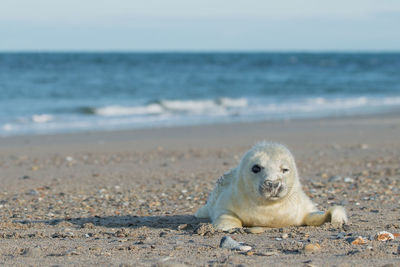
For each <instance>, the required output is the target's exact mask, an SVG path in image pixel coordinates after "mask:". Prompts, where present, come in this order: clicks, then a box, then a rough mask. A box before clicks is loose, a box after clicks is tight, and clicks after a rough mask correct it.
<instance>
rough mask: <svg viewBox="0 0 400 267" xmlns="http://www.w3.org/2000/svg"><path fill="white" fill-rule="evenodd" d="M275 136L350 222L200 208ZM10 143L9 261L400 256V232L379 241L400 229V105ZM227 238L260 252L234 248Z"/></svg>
mask: <svg viewBox="0 0 400 267" xmlns="http://www.w3.org/2000/svg"><path fill="white" fill-rule="evenodd" d="M261 140H267V141H275V142H281V143H284V144H286V145H287V146H288V147H289V148H290V150H291V151H292V152H293V154H294V155H295V158H296V162H297V165H298V169H299V173H300V177H301V180H302V182H303V186H304V190H305V192H306V193H307V194H308V195H309V196H310V197H311V198H312V199H313V200H314V201H315V202H316V203H317V204H318V206H319V207H320V208H321V209H322V210H324V209H327V208H328V207H330V206H331V205H334V204H340V205H344V206H345V207H346V210H347V212H348V215H349V219H350V223H349V224H348V225H345V226H344V227H341V228H337V227H334V226H332V225H331V224H329V223H328V224H325V225H323V226H322V227H289V228H281V229H268V230H267V231H265V232H263V233H259V234H250V233H247V230H246V229H239V230H235V231H233V232H230V233H223V232H218V231H215V230H214V229H213V228H212V226H211V225H210V224H209V222H207V221H199V220H197V219H196V218H194V217H193V213H194V212H195V211H196V210H197V208H198V207H200V206H201V205H203V204H204V203H205V201H206V199H207V195H208V192H209V191H210V190H211V189H212V188H213V186H214V183H215V181H216V180H217V179H218V177H219V176H220V175H221V174H223V173H224V172H225V171H227V170H229V169H230V168H232V167H234V166H235V165H236V164H237V163H238V161H239V159H240V157H241V156H242V154H243V153H244V152H245V151H247V150H248V149H249V148H250V147H251V146H252V145H253V144H254V143H255V142H257V141H261ZM0 148H1V149H0V183H1V186H0V265H2V266H3V265H22V266H23V265H33V266H35V265H36V266H54V265H58V266H69V265H73V266H91V265H101V266H104V265H106V266H185V265H187V266H225V265H226V266H238V265H241V266H383V265H385V264H386V266H391V265H390V264H392V265H393V266H399V265H400V251H399V249H400V248H399V246H400V237H399V236H396V237H395V239H394V240H391V241H386V242H385V241H378V240H376V239H375V235H376V234H377V233H378V232H380V231H388V232H390V233H393V234H395V235H396V234H398V233H400V208H399V207H400V197H399V194H400V187H399V185H400V116H399V115H398V114H388V115H379V116H364V117H349V118H333V119H312V120H295V121H276V122H257V123H254V122H249V123H240V124H221V125H208V126H195V127H180V128H165V129H147V130H132V131H115V132H94V133H79V134H60V135H43V136H26V137H7V138H0ZM224 236H230V237H232V238H233V239H235V240H237V241H239V242H244V243H246V244H247V245H249V246H251V247H252V250H251V251H249V252H241V251H235V250H230V249H228V248H220V247H219V244H220V240H221V239H222V238H223V237H224ZM358 236H361V237H362V238H363V240H364V241H365V244H353V243H354V242H353V241H354V240H355V239H356V238H357V237H358ZM352 242H353V243H352ZM356 243H357V242H356ZM361 243H363V242H361ZM310 244H311V245H310ZM387 264H388V265H387Z"/></svg>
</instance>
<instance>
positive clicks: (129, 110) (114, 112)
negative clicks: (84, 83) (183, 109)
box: [94, 104, 164, 117]
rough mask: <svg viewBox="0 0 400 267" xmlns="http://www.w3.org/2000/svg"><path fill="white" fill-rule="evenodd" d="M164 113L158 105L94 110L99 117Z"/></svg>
mask: <svg viewBox="0 0 400 267" xmlns="http://www.w3.org/2000/svg"><path fill="white" fill-rule="evenodd" d="M163 112H164V109H163V107H161V106H160V105H159V104H150V105H147V106H136V107H124V106H108V107H103V108H97V109H95V111H94V113H95V114H96V115H100V116H107V117H108V116H127V115H151V114H161V113H163Z"/></svg>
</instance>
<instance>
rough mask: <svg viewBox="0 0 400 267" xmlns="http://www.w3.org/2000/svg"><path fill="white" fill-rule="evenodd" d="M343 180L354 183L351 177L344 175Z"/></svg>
mask: <svg viewBox="0 0 400 267" xmlns="http://www.w3.org/2000/svg"><path fill="white" fill-rule="evenodd" d="M344 182H345V183H349V184H351V183H354V179H353V178H351V177H345V178H344Z"/></svg>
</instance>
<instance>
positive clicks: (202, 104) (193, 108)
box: [161, 100, 218, 114]
mask: <svg viewBox="0 0 400 267" xmlns="http://www.w3.org/2000/svg"><path fill="white" fill-rule="evenodd" d="M161 105H162V106H163V107H164V108H165V109H166V110H169V111H174V112H193V113H196V114H200V113H204V112H205V111H207V110H210V109H212V110H214V109H217V108H218V105H217V103H216V102H215V101H213V100H163V101H161Z"/></svg>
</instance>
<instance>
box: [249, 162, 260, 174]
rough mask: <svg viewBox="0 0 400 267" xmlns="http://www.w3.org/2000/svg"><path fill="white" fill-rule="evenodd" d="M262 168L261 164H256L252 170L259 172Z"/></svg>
mask: <svg viewBox="0 0 400 267" xmlns="http://www.w3.org/2000/svg"><path fill="white" fill-rule="evenodd" d="M261 169H262V168H261V166H260V165H257V164H256V165H254V166H253V167H252V168H251V171H252V172H254V173H259V172H260V171H261Z"/></svg>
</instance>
